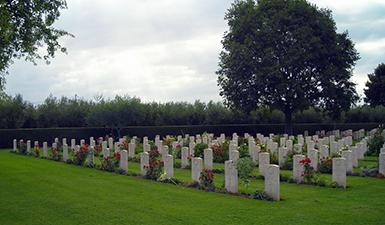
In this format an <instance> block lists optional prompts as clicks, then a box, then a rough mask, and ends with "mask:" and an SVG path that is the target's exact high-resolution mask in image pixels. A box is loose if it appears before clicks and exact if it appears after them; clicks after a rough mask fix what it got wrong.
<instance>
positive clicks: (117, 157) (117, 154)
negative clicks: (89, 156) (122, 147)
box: [114, 152, 120, 160]
mask: <svg viewBox="0 0 385 225" xmlns="http://www.w3.org/2000/svg"><path fill="white" fill-rule="evenodd" d="M114 157H115V158H116V159H117V160H120V153H119V152H115V153H114Z"/></svg>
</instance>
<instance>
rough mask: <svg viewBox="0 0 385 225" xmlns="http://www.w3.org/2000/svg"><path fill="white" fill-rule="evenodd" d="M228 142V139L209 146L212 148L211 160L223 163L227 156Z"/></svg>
mask: <svg viewBox="0 0 385 225" xmlns="http://www.w3.org/2000/svg"><path fill="white" fill-rule="evenodd" d="M229 144H230V142H229V141H228V140H226V141H224V142H223V143H222V144H216V145H213V146H211V149H212V150H213V158H214V159H213V161H214V162H216V163H224V162H225V161H226V160H227V159H228V158H229Z"/></svg>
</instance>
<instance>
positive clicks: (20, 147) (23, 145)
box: [18, 141, 28, 155]
mask: <svg viewBox="0 0 385 225" xmlns="http://www.w3.org/2000/svg"><path fill="white" fill-rule="evenodd" d="M18 151H19V153H20V154H22V155H27V153H28V152H27V143H25V142H24V141H22V142H19V143H18Z"/></svg>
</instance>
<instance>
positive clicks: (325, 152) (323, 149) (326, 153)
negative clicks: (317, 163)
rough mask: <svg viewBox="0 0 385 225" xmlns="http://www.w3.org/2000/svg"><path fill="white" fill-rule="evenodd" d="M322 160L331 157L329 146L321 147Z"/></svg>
mask: <svg viewBox="0 0 385 225" xmlns="http://www.w3.org/2000/svg"><path fill="white" fill-rule="evenodd" d="M319 153H320V159H326V158H327V157H328V156H329V147H328V146H327V145H321V146H320V151H319Z"/></svg>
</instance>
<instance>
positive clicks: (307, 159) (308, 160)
mask: <svg viewBox="0 0 385 225" xmlns="http://www.w3.org/2000/svg"><path fill="white" fill-rule="evenodd" d="M299 163H301V164H307V163H311V160H310V159H309V158H308V157H306V158H305V159H303V160H301V161H299Z"/></svg>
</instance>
